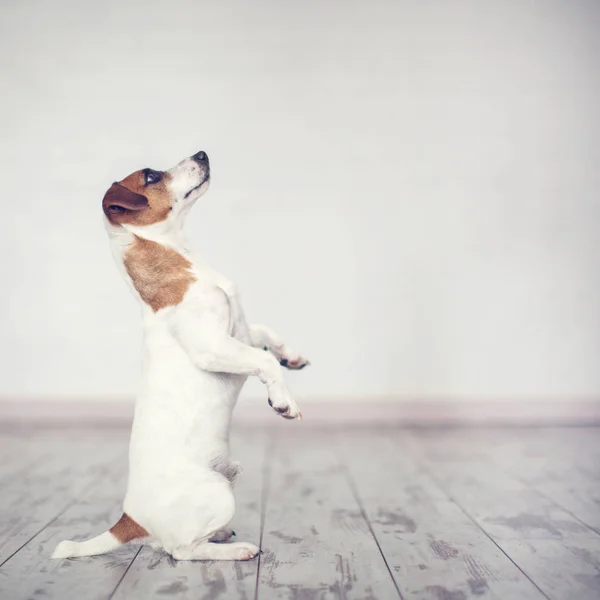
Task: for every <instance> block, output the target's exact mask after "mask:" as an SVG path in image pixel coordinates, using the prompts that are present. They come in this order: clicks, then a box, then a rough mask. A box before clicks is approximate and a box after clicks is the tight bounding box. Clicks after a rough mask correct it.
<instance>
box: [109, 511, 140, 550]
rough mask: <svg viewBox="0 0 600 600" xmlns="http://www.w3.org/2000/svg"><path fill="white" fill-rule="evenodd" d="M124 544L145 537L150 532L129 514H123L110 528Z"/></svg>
mask: <svg viewBox="0 0 600 600" xmlns="http://www.w3.org/2000/svg"><path fill="white" fill-rule="evenodd" d="M109 531H110V532H111V533H112V534H113V535H114V536H115V537H116V538H117V539H118V540H119V541H120V542H121V543H122V544H125V543H127V542H131V540H137V539H138V538H144V537H147V536H148V535H149V533H148V532H147V531H146V530H145V529H144V528H143V527H142V526H141V525H139V524H138V523H136V522H135V521H134V520H133V519H132V518H131V517H130V516H129V515H128V514H126V513H123V516H122V517H121V518H120V519H119V520H118V521H117V523H116V524H115V525H113V526H112V527H111V528H110V530H109Z"/></svg>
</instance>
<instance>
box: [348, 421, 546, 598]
mask: <svg viewBox="0 0 600 600" xmlns="http://www.w3.org/2000/svg"><path fill="white" fill-rule="evenodd" d="M400 435H402V434H400ZM338 445H339V448H340V452H341V454H342V455H343V456H344V457H345V458H346V461H347V464H348V472H349V475H350V477H351V478H352V480H353V482H354V486H355V488H356V493H357V495H358V497H359V501H360V502H361V504H362V505H363V507H364V510H365V512H366V514H367V516H368V519H369V521H370V522H371V526H372V528H373V531H374V533H375V535H376V537H377V539H378V541H379V544H380V546H381V549H382V551H383V553H384V555H385V557H386V560H387V562H388V564H389V565H390V568H391V569H392V572H393V573H394V576H395V578H396V581H397V584H398V587H399V588H400V591H401V593H402V596H403V597H404V598H405V599H406V600H408V599H414V600H439V599H440V598H444V599H446V598H447V599H452V600H466V599H468V598H478V599H492V598H494V599H498V600H504V599H506V598H511V599H515V600H525V599H527V600H530V599H531V600H539V599H543V598H544V596H543V594H542V593H541V592H540V591H539V590H538V589H537V588H536V587H535V586H534V585H533V584H532V583H531V582H530V581H529V580H528V579H527V577H526V576H525V575H524V574H523V573H522V572H521V571H520V570H519V569H518V568H517V567H515V565H514V564H513V563H512V562H511V561H510V560H509V559H508V558H507V557H506V556H505V555H504V554H503V552H502V551H501V550H500V549H499V548H498V547H497V546H496V545H495V544H494V543H493V542H492V541H491V540H490V539H489V538H488V537H487V536H486V535H485V534H484V533H483V532H482V531H481V529H480V528H479V527H477V526H476V525H475V524H474V523H473V522H472V520H471V519H469V518H468V517H466V516H465V515H464V513H463V512H462V511H461V510H460V508H459V507H458V506H456V504H455V503H454V502H452V501H451V500H449V499H448V497H447V495H446V494H445V493H444V492H443V491H442V490H441V489H440V488H439V487H438V486H437V485H436V484H435V483H434V482H433V481H432V480H431V478H430V477H429V476H428V475H427V474H426V473H424V472H423V471H422V470H420V469H419V468H418V466H417V465H416V464H415V463H414V462H413V461H412V460H411V457H410V456H409V455H408V454H407V453H406V452H404V451H402V446H400V445H398V444H397V443H395V441H394V440H393V439H388V438H386V436H382V435H381V434H380V433H378V432H350V433H343V434H340V435H339V436H338Z"/></svg>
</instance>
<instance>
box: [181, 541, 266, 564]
mask: <svg viewBox="0 0 600 600" xmlns="http://www.w3.org/2000/svg"><path fill="white" fill-rule="evenodd" d="M259 552H260V549H259V547H258V546H255V545H254V544H249V543H247V542H233V543H231V544H215V543H213V542H204V543H201V544H198V545H192V546H188V547H183V548H182V547H179V548H175V549H174V550H173V551H172V552H171V556H172V557H173V558H174V559H175V560H250V559H251V558H254V557H255V556H257V555H258V553H259Z"/></svg>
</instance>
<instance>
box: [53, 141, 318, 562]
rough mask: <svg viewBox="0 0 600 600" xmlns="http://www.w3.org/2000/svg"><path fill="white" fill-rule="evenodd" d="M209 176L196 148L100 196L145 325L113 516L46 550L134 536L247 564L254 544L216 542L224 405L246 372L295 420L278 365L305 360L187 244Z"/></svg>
mask: <svg viewBox="0 0 600 600" xmlns="http://www.w3.org/2000/svg"><path fill="white" fill-rule="evenodd" d="M209 181H210V166H209V160H208V156H207V155H206V153H205V152H202V151H200V152H198V153H197V154H194V156H192V157H190V158H186V159H185V160H183V161H182V162H180V163H179V164H178V165H176V166H175V167H173V168H172V169H170V170H169V171H155V170H153V169H143V170H141V171H136V172H135V173H132V174H131V175H129V176H128V177H125V179H123V180H122V181H119V182H116V183H113V184H112V185H111V187H110V188H109V189H108V191H107V192H106V194H105V196H104V199H103V201H102V208H103V211H104V216H105V224H106V228H107V231H108V235H109V238H110V245H111V249H112V252H113V255H114V257H115V259H116V262H117V265H118V266H119V269H120V270H121V272H122V274H123V277H124V278H125V280H126V282H127V283H128V285H129V286H130V287H131V289H132V291H133V293H134V294H135V296H136V297H137V298H138V300H139V302H140V304H141V307H142V318H143V329H144V350H143V368H142V371H143V372H142V383H141V389H140V391H139V394H138V398H137V401H136V406H135V417H134V422H133V427H132V431H131V441H130V447H129V480H128V485H127V493H126V495H125V500H124V503H123V511H124V512H123V516H122V517H121V519H120V520H119V521H118V522H117V523H116V524H115V525H114V526H113V527H111V529H110V530H109V531H106V532H104V533H102V534H100V535H98V536H97V537H95V538H93V539H90V540H87V541H84V542H72V541H64V542H61V543H60V544H59V545H58V546H57V548H56V550H55V552H54V554H53V558H66V557H73V556H92V555H97V554H103V553H105V552H109V551H111V550H114V549H115V548H118V547H119V546H121V545H122V544H124V543H127V542H130V541H132V540H139V541H142V542H143V543H148V544H151V545H152V546H153V547H155V548H163V549H164V550H165V551H166V552H168V553H169V554H170V555H171V556H172V557H173V558H175V559H177V560H248V559H251V558H254V557H255V556H256V555H257V554H258V552H259V548H258V547H257V546H255V545H254V544H251V543H247V542H233V543H219V542H223V541H226V540H228V539H229V537H230V536H231V535H232V531H231V527H230V523H231V520H232V518H233V514H234V510H235V501H234V497H233V491H232V485H233V482H234V480H235V477H236V475H237V474H238V471H239V465H238V464H237V463H235V462H233V461H231V460H230V458H229V426H230V421H231V413H232V411H233V408H234V407H235V404H236V402H237V399H238V395H239V393H240V390H241V388H242V386H243V385H244V382H245V381H246V379H247V377H248V376H249V375H255V376H257V377H258V378H259V379H260V380H261V381H262V383H264V384H265V386H266V387H267V391H268V402H269V405H270V406H271V407H272V408H273V410H274V411H275V412H276V413H277V414H278V415H281V416H282V417H284V418H286V419H300V418H301V414H300V410H299V408H298V405H297V404H296V402H294V400H293V398H292V397H291V395H290V393H289V391H288V389H287V387H286V384H285V381H284V377H283V370H282V368H281V367H282V366H285V367H287V368H288V369H302V368H303V367H305V366H306V365H308V364H309V361H308V360H306V359H305V358H303V357H302V356H300V355H299V354H297V353H296V352H294V351H293V350H291V349H290V348H289V346H287V345H286V344H284V343H283V342H282V341H281V340H280V338H279V337H278V336H277V335H276V334H275V333H274V332H273V331H272V330H271V329H269V328H267V327H264V326H262V325H249V324H248V323H247V322H246V318H245V316H244V312H243V310H242V307H241V305H240V299H239V296H238V293H237V291H236V288H235V286H234V285H233V284H232V283H231V282H230V281H228V280H227V279H226V278H225V277H223V276H222V275H221V274H220V273H218V272H217V271H215V270H214V269H212V268H211V267H210V266H209V265H207V264H206V263H205V262H204V261H202V260H201V259H200V258H199V257H197V256H194V254H193V253H192V252H191V251H190V250H189V248H188V245H187V242H186V240H185V238H184V235H183V225H184V221H185V218H186V217H187V215H188V213H189V211H190V208H191V207H192V205H193V204H194V202H195V201H196V200H197V199H198V198H199V197H200V196H202V195H203V194H204V192H205V191H206V190H207V188H208V185H209ZM265 350H267V351H266V352H265Z"/></svg>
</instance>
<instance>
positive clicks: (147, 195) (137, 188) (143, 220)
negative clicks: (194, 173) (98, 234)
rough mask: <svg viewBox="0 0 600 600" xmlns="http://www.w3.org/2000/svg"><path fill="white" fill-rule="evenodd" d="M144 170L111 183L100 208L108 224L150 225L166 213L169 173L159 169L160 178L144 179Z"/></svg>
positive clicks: (160, 219) (163, 217) (168, 200)
mask: <svg viewBox="0 0 600 600" xmlns="http://www.w3.org/2000/svg"><path fill="white" fill-rule="evenodd" d="M146 171H147V170H146V169H144V170H141V171H136V172H135V173H132V174H131V175H128V176H127V177H125V179H123V180H122V181H120V182H118V183H113V184H112V185H111V186H110V188H109V189H108V191H107V192H106V194H105V195H104V198H103V200H102V209H103V210H104V214H105V215H106V218H107V219H108V220H109V222H110V223H111V224H112V225H124V224H127V225H138V226H145V225H153V224H154V223H159V222H160V221H164V220H165V219H166V218H167V216H168V215H169V212H170V211H171V207H172V206H173V198H172V196H171V193H170V192H169V190H168V189H167V185H166V184H167V181H169V179H170V178H171V175H170V174H169V173H160V176H161V178H160V181H157V182H156V183H146ZM155 173H158V171H156V172H155Z"/></svg>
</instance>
